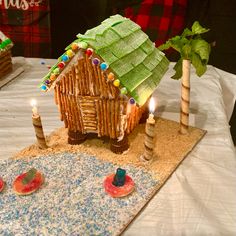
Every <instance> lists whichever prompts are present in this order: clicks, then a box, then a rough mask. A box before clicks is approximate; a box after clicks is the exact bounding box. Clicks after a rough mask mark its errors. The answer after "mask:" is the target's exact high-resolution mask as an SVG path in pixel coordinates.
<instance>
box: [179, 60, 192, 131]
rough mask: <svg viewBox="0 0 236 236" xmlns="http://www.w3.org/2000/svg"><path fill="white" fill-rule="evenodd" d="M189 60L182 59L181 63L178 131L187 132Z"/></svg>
mask: <svg viewBox="0 0 236 236" xmlns="http://www.w3.org/2000/svg"><path fill="white" fill-rule="evenodd" d="M190 66H191V62H190V60H185V59H184V60H183V64H182V71H183V75H182V88H181V113H180V133H181V134H187V133H188V126H189V104H190Z"/></svg>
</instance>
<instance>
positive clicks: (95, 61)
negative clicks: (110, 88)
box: [92, 58, 100, 66]
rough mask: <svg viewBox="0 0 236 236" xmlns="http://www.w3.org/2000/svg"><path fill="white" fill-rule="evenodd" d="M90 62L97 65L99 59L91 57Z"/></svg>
mask: <svg viewBox="0 0 236 236" xmlns="http://www.w3.org/2000/svg"><path fill="white" fill-rule="evenodd" d="M92 63H93V64H94V65H96V66H97V65H99V63H100V60H99V59H98V58H93V60H92Z"/></svg>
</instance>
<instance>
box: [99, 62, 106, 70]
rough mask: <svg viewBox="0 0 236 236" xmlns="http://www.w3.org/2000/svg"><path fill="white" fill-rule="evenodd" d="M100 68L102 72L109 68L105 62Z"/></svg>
mask: <svg viewBox="0 0 236 236" xmlns="http://www.w3.org/2000/svg"><path fill="white" fill-rule="evenodd" d="M100 68H101V70H106V69H107V68H108V65H107V63H105V62H103V63H101V65H100Z"/></svg>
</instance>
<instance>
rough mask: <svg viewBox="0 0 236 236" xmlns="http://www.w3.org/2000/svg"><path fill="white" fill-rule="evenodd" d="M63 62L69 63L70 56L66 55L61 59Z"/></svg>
mask: <svg viewBox="0 0 236 236" xmlns="http://www.w3.org/2000/svg"><path fill="white" fill-rule="evenodd" d="M61 60H62V61H64V62H67V61H69V57H68V55H65V54H64V55H63V56H62V57H61Z"/></svg>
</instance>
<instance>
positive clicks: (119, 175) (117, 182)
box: [112, 168, 126, 186]
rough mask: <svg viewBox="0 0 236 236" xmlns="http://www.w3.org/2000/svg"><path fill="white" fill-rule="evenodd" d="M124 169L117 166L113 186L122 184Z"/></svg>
mask: <svg viewBox="0 0 236 236" xmlns="http://www.w3.org/2000/svg"><path fill="white" fill-rule="evenodd" d="M125 175H126V170H124V169H121V168H117V170H116V174H115V176H114V179H113V182H112V184H113V185H115V186H124V184H125Z"/></svg>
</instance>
